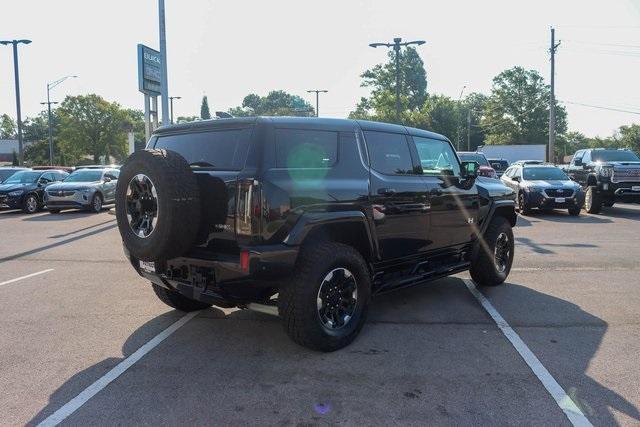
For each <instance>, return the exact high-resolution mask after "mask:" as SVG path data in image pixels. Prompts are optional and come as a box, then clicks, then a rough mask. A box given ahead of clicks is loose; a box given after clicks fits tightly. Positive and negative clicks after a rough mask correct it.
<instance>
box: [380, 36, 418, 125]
mask: <svg viewBox="0 0 640 427" xmlns="http://www.w3.org/2000/svg"><path fill="white" fill-rule="evenodd" d="M425 43H426V42H425V41H424V40H414V41H410V42H404V43H402V39H401V38H400V37H396V38H394V39H393V43H370V44H369V46H371V47H373V48H376V47H379V46H384V47H389V48H393V51H394V52H395V62H396V122H397V123H400V48H401V47H402V46H409V45H412V44H415V45H417V46H420V45H423V44H425Z"/></svg>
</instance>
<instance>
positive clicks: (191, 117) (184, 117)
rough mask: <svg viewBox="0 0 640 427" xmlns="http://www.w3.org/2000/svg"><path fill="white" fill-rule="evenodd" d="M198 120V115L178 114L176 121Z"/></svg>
mask: <svg viewBox="0 0 640 427" xmlns="http://www.w3.org/2000/svg"><path fill="white" fill-rule="evenodd" d="M198 120H200V117H199V116H178V118H177V119H176V123H187V122H195V121H198Z"/></svg>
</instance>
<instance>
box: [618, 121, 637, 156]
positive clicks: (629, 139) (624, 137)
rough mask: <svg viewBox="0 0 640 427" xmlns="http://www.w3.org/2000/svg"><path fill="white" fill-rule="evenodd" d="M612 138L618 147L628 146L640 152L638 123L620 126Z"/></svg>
mask: <svg viewBox="0 0 640 427" xmlns="http://www.w3.org/2000/svg"><path fill="white" fill-rule="evenodd" d="M614 139H615V140H616V142H617V143H618V144H619V146H620V147H623V148H630V149H632V150H633V151H635V152H636V153H640V125H637V124H632V125H629V126H620V129H618V132H617V133H616V135H615V137H614Z"/></svg>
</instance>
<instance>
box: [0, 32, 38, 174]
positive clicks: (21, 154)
mask: <svg viewBox="0 0 640 427" xmlns="http://www.w3.org/2000/svg"><path fill="white" fill-rule="evenodd" d="M20 43H24V44H29V43H31V40H1V41H0V44H2V45H5V46H6V45H8V44H11V45H13V73H14V79H15V83H16V119H17V121H18V164H19V165H20V166H22V162H23V161H24V147H23V146H22V113H21V110H20V71H19V70H18V45H19V44H20Z"/></svg>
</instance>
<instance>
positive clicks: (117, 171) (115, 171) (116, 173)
mask: <svg viewBox="0 0 640 427" xmlns="http://www.w3.org/2000/svg"><path fill="white" fill-rule="evenodd" d="M109 173H110V174H111V175H113V178H114V179H118V177H119V176H120V171H119V170H118V169H114V170H112V171H109Z"/></svg>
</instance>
